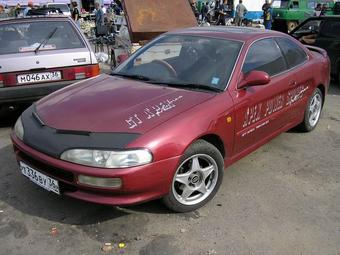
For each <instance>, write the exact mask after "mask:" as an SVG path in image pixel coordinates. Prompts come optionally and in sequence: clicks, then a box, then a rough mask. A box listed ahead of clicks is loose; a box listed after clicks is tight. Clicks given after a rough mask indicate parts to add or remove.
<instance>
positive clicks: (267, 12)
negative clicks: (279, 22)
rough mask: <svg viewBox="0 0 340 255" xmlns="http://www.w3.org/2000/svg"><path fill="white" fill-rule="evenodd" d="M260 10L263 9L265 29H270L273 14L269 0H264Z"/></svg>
mask: <svg viewBox="0 0 340 255" xmlns="http://www.w3.org/2000/svg"><path fill="white" fill-rule="evenodd" d="M262 11H263V24H264V27H265V28H266V29H269V30H270V29H272V21H273V15H272V13H273V12H272V6H271V4H270V3H269V0H266V2H265V3H264V5H262Z"/></svg>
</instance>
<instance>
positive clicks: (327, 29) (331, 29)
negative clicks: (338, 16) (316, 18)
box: [320, 21, 340, 38]
mask: <svg viewBox="0 0 340 255" xmlns="http://www.w3.org/2000/svg"><path fill="white" fill-rule="evenodd" d="M320 36H322V37H329V38H340V21H334V22H333V21H328V22H325V23H324V24H323V26H322V29H321V31H320Z"/></svg>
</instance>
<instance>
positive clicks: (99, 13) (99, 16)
mask: <svg viewBox="0 0 340 255" xmlns="http://www.w3.org/2000/svg"><path fill="white" fill-rule="evenodd" d="M94 7H95V9H96V17H95V26H96V37H98V36H99V35H101V34H102V31H100V30H101V28H102V27H103V26H104V12H103V10H102V8H101V7H100V3H98V2H95V3H94Z"/></svg>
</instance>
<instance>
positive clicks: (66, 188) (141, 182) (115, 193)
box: [11, 134, 180, 205]
mask: <svg viewBox="0 0 340 255" xmlns="http://www.w3.org/2000/svg"><path fill="white" fill-rule="evenodd" d="M11 139H12V142H13V146H14V152H15V154H16V157H17V160H18V161H23V162H24V163H26V164H27V165H29V166H31V167H32V168H34V169H36V170H37V171H39V172H42V173H43V174H45V175H48V176H50V177H52V178H54V179H57V180H58V181H59V185H60V191H61V194H62V195H66V196H69V197H73V198H76V199H80V200H84V201H88V202H93V203H98V204H106V205H132V204H137V203H141V202H145V201H148V200H153V199H157V198H160V197H162V196H164V195H166V194H167V193H168V192H169V190H170V187H171V183H172V178H173V175H174V173H175V170H176V167H177V165H178V162H179V159H180V156H177V157H173V158H169V159H166V160H162V161H158V162H153V163H151V164H147V165H144V166H139V167H132V168H125V169H102V168H93V167H87V166H82V165H77V164H73V163H69V162H66V161H63V160H60V159H56V158H53V157H51V156H48V155H46V154H43V153H41V152H39V151H37V150H34V149H32V148H31V147H29V146H27V145H26V144H24V143H23V142H22V141H21V140H19V139H18V138H17V137H16V136H15V134H12V135H11ZM79 174H83V175H88V176H95V177H103V178H120V179H121V180H122V186H121V187H120V188H118V189H117V188H116V189H114V188H94V187H90V186H86V185H81V184H79V183H78V182H77V176H78V175H79Z"/></svg>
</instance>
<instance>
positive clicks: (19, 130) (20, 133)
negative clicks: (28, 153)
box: [14, 117, 24, 140]
mask: <svg viewBox="0 0 340 255" xmlns="http://www.w3.org/2000/svg"><path fill="white" fill-rule="evenodd" d="M14 133H15V135H16V136H17V137H18V138H19V139H20V140H23V139H24V126H23V125H22V122H21V117H19V118H18V120H17V122H16V123H15V125H14Z"/></svg>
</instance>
